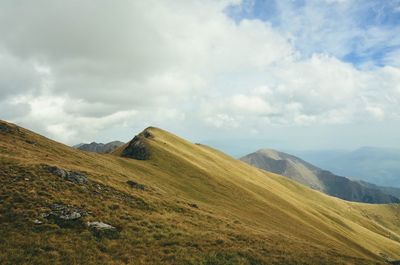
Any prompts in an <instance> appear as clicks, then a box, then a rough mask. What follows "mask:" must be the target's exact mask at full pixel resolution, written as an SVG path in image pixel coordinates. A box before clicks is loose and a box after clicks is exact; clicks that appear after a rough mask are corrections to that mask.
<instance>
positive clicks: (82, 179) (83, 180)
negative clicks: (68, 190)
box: [48, 167, 88, 184]
mask: <svg viewBox="0 0 400 265" xmlns="http://www.w3.org/2000/svg"><path fill="white" fill-rule="evenodd" d="M48 169H49V171H50V172H51V173H52V174H54V175H56V176H59V177H60V178H63V179H65V180H67V181H70V182H73V183H76V184H87V182H88V178H87V176H86V175H85V174H83V173H81V172H75V171H67V170H64V169H62V168H58V167H49V168H48Z"/></svg>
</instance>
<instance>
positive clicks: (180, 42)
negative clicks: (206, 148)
mask: <svg viewBox="0 0 400 265" xmlns="http://www.w3.org/2000/svg"><path fill="white" fill-rule="evenodd" d="M0 119H4V120H7V121H11V122H15V123H17V124H19V125H21V126H24V127H27V128H29V129H32V130H35V131H37V132H39V133H41V134H44V135H46V136H48V137H50V138H52V139H55V140H58V141H61V142H63V143H66V144H76V143H79V142H90V141H99V142H106V141H111V140H115V139H119V140H124V141H127V140H129V139H130V138H132V137H133V135H134V134H136V133H137V132H139V131H141V130H142V129H144V128H145V127H147V126H149V125H153V126H158V127H161V128H164V129H167V130H170V131H172V132H174V133H177V134H179V135H181V136H183V137H186V138H189V139H190V140H192V141H196V142H203V143H208V144H211V145H213V146H215V147H218V148H222V149H223V150H225V151H227V152H230V153H231V154H234V155H238V154H241V153H245V152H247V151H252V149H257V148H261V147H273V148H278V149H332V148H356V147H359V146H363V145H370V146H390V147H400V1H398V0H381V1H379V0H373V1H372V0H371V1H370V0H309V1H308V0H276V1H273V0H243V1H240V0H146V1H142V0H120V1H111V0H84V1H82V0H69V1H62V0H37V1H28V0H18V1H16V0H0Z"/></svg>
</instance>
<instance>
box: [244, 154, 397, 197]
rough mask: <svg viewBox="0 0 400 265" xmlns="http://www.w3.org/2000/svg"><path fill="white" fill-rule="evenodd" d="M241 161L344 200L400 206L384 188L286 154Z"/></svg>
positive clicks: (251, 155) (256, 156) (246, 158)
mask: <svg viewBox="0 0 400 265" xmlns="http://www.w3.org/2000/svg"><path fill="white" fill-rule="evenodd" d="M240 160H242V161H244V162H246V163H248V164H250V165H253V166H255V167H258V168H260V169H264V170H267V171H270V172H273V173H276V174H280V175H283V176H286V177H288V178H290V179H292V180H295V181H297V182H299V183H302V184H304V185H306V186H308V187H311V188H313V189H316V190H319V191H321V192H324V193H326V194H328V195H331V196H335V197H338V198H341V199H344V200H348V201H356V202H366V203H399V202H400V199H399V198H398V197H396V196H393V195H390V194H389V193H388V192H385V191H384V187H379V186H376V185H373V184H370V183H363V182H359V181H353V180H350V179H348V178H346V177H342V176H337V175H335V174H333V173H331V172H330V171H327V170H323V169H320V168H318V167H316V166H314V165H312V164H310V163H308V162H306V161H304V160H302V159H300V158H298V157H295V156H293V155H289V154H286V153H283V152H279V151H275V150H271V149H262V150H258V151H257V152H254V153H251V154H248V155H246V156H244V157H242V158H240ZM386 189H387V188H386ZM392 194H394V193H392Z"/></svg>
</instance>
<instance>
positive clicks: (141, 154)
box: [122, 130, 154, 160]
mask: <svg viewBox="0 0 400 265" xmlns="http://www.w3.org/2000/svg"><path fill="white" fill-rule="evenodd" d="M153 137H154V136H153V135H152V134H151V132H149V131H148V130H145V131H143V132H142V133H140V134H139V135H136V136H135V137H134V138H133V139H132V141H130V142H129V144H128V146H127V147H126V148H125V149H124V150H123V151H122V156H123V157H129V158H133V159H137V160H148V159H149V158H150V149H149V148H148V146H147V145H146V143H145V141H144V139H146V138H153Z"/></svg>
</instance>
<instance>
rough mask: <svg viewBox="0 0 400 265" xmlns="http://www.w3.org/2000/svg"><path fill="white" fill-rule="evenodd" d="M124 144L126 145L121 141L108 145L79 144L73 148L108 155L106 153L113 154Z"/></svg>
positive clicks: (94, 143)
mask: <svg viewBox="0 0 400 265" xmlns="http://www.w3.org/2000/svg"><path fill="white" fill-rule="evenodd" d="M123 144H124V143H123V142H120V141H112V142H109V143H106V144H103V143H96V142H92V143H90V144H84V143H81V144H77V145H75V146H73V147H74V148H76V149H79V150H83V151H88V152H94V153H100V154H106V153H111V152H112V151H114V150H115V149H117V148H118V147H120V146H121V145H123Z"/></svg>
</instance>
